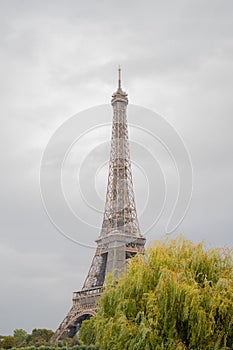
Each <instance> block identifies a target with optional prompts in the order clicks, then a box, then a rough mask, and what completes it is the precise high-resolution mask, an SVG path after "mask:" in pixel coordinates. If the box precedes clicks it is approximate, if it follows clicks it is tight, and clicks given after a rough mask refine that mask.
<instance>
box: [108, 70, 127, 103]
mask: <svg viewBox="0 0 233 350" xmlns="http://www.w3.org/2000/svg"><path fill="white" fill-rule="evenodd" d="M111 102H112V105H113V106H114V103H115V102H124V103H126V105H127V104H128V98H127V93H126V92H124V91H123V90H122V88H121V68H120V67H119V68H118V89H117V91H116V92H115V93H114V94H113V95H112V101H111Z"/></svg>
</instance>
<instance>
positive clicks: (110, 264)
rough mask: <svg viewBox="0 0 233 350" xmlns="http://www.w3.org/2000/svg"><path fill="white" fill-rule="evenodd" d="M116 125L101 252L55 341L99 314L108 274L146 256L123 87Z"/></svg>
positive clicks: (117, 96) (99, 245) (115, 111)
mask: <svg viewBox="0 0 233 350" xmlns="http://www.w3.org/2000/svg"><path fill="white" fill-rule="evenodd" d="M111 103H112V106H113V123H112V139H111V151H110V162H109V176H108V186H107V194H106V203H105V211H104V218H103V224H102V229H101V233H100V236H99V238H98V239H97V240H96V243H97V249H96V252H95V255H94V258H93V261H92V264H91V267H90V270H89V272H88V275H87V278H86V280H85V282H84V285H83V288H82V290H81V291H79V292H75V293H74V296H73V306H72V308H71V310H70V311H69V312H68V314H67V316H66V317H65V319H64V321H63V322H62V323H61V325H60V326H59V328H58V330H57V331H56V332H55V334H54V336H53V338H52V341H53V342H54V343H55V342H56V341H57V340H59V339H62V338H64V337H66V336H69V337H72V336H73V335H74V334H75V333H76V332H77V331H78V329H79V328H80V325H81V323H82V321H83V320H84V319H88V318H90V317H91V316H93V315H95V312H96V306H95V302H96V300H97V299H98V298H99V297H100V295H101V294H102V292H103V286H104V283H105V278H106V275H107V273H108V272H111V271H114V273H115V275H116V276H117V275H119V273H122V271H123V270H124V268H125V266H126V262H127V259H129V258H131V257H132V256H134V255H135V254H137V253H144V245H145V238H144V237H143V236H142V235H141V233H140V229H139V223H138V218H137V211H136V204H135V197H134V191H133V181H132V170H131V160H130V151H129V140H128V125H127V117H126V109H127V105H128V98H127V94H126V93H125V92H124V91H123V90H122V88H121V70H120V68H119V80H118V89H117V91H116V92H115V93H114V94H113V96H112V101H111Z"/></svg>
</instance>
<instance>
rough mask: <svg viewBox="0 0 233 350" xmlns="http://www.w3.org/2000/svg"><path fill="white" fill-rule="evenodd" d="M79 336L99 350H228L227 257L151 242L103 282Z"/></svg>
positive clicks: (232, 341)
mask: <svg viewBox="0 0 233 350" xmlns="http://www.w3.org/2000/svg"><path fill="white" fill-rule="evenodd" d="M80 335H81V339H82V340H83V342H84V343H87V344H88V343H94V342H95V343H96V344H98V345H99V346H100V349H101V350H108V349H109V350H110V349H111V350H118V349H119V350H122V349H128V350H137V349H138V350H139V349H145V350H149V349H152V350H153V349H154V350H165V349H166V350H185V349H190V350H191V349H192V350H214V349H215V350H217V349H221V350H226V349H231V350H232V349H233V262H232V255H231V251H230V250H229V249H206V248H205V246H204V244H203V243H199V244H197V245H195V244H194V243H192V242H191V241H187V240H184V239H183V238H181V237H180V238H179V239H178V240H170V241H165V242H161V241H159V242H155V243H154V244H153V245H152V246H151V247H149V248H148V249H147V252H146V256H142V255H137V256H136V257H135V258H132V259H130V263H129V265H128V267H127V273H125V274H123V276H122V278H120V279H119V280H118V281H116V280H114V279H113V277H112V276H109V279H108V282H107V286H106V289H105V293H104V295H103V296H102V298H101V299H100V301H99V310H98V312H97V315H96V317H94V318H92V319H91V320H90V321H85V322H84V323H83V326H82V327H81V331H80Z"/></svg>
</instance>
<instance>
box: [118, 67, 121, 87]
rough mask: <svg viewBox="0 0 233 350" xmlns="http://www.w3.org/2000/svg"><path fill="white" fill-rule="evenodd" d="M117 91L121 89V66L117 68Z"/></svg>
mask: <svg viewBox="0 0 233 350" xmlns="http://www.w3.org/2000/svg"><path fill="white" fill-rule="evenodd" d="M118 89H121V66H120V65H119V67H118Z"/></svg>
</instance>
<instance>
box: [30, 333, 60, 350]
mask: <svg viewBox="0 0 233 350" xmlns="http://www.w3.org/2000/svg"><path fill="white" fill-rule="evenodd" d="M53 334H54V332H53V331H51V330H50V329H45V328H43V329H37V328H35V329H33V331H32V334H30V335H29V336H28V339H27V343H28V345H34V346H36V347H40V346H42V345H48V344H49V341H50V339H51V337H52V336H53ZM41 350H44V349H41Z"/></svg>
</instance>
